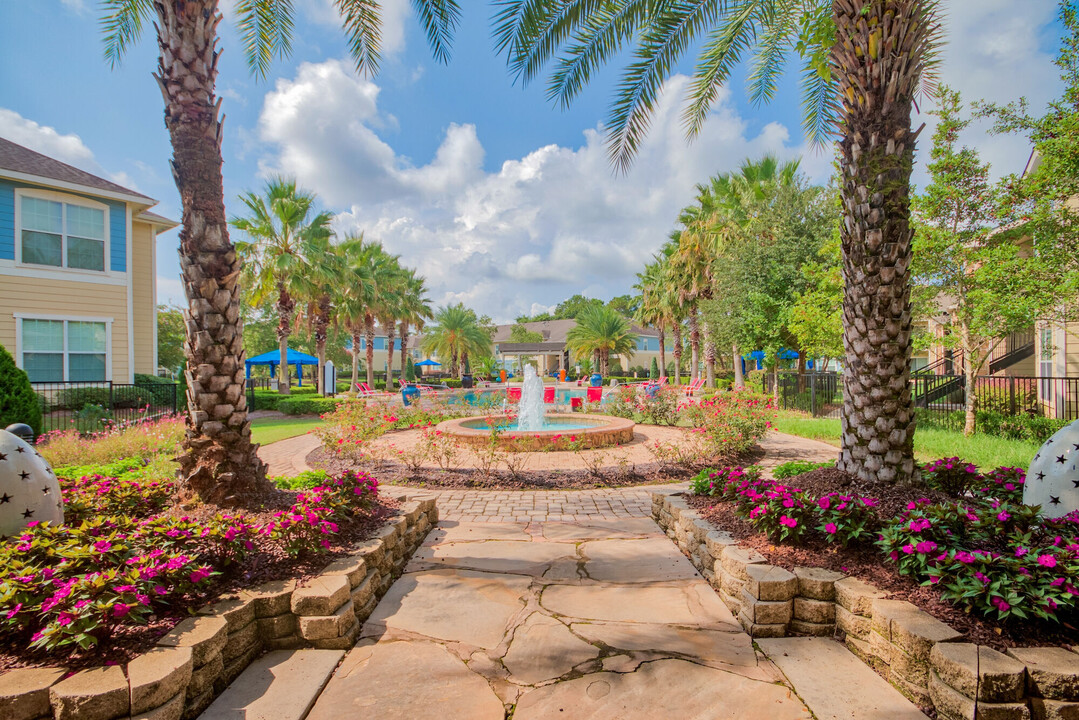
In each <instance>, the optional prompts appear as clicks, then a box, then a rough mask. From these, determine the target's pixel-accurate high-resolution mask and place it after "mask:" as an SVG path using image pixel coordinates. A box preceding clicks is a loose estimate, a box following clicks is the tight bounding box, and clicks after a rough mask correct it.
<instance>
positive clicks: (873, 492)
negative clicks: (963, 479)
mask: <svg viewBox="0 0 1079 720" xmlns="http://www.w3.org/2000/svg"><path fill="white" fill-rule="evenodd" d="M781 482H784V483H787V484H789V485H791V486H793V487H797V488H800V489H803V490H807V491H809V492H810V494H812V495H814V496H819V495H822V494H824V493H828V492H843V493H855V494H859V495H867V496H871V497H875V498H879V499H880V501H881V503H880V505H879V506H878V510H879V512H880V515H881V516H883V517H890V516H892V515H895V514H897V513H898V512H899V511H901V510H903V509H905V508H906V504H907V503H908V502H910V501H911V500H912V499H913V498H921V497H924V498H929V499H930V500H932V501H934V502H937V501H940V500H948V499H949V498H948V496H947V495H945V494H944V493H940V492H937V491H935V490H931V489H929V488H925V487H920V488H916V489H912V488H907V487H896V486H894V485H877V484H869V483H865V482H863V481H860V480H858V479H857V478H854V477H853V476H850V475H847V474H846V473H844V472H842V471H840V470H836V469H834V468H825V469H821V470H814V471H812V472H809V473H804V474H802V475H798V476H796V477H793V478H788V479H787V480H784V481H781ZM685 498H686V500H687V501H688V503H689V504H690V506H692V507H693V508H694V509H695V510H697V512H699V513H700V514H701V516H702V517H704V518H705V519H706V520H708V521H709V522H710V523H712V524H713V525H714V526H715V527H716V528H718V529H720V530H724V531H726V532H728V533H730V534H731V536H732V537H734V538H735V539H736V540H738V543H739V544H740V545H742V546H743V547H747V548H752V549H754V550H756V551H758V552H759V553H760V554H761V555H763V556H764V557H765V558H767V560H768V562H769V563H771V564H772V565H778V566H779V567H782V568H785V569H787V570H791V569H793V568H794V567H795V566H803V567H820V568H825V569H827V570H835V571H837V572H841V573H844V574H846V575H852V576H854V577H856V578H859V579H860V580H864V581H866V582H868V583H870V584H872V585H875V586H877V587H878V588H880V589H881V590H885V591H887V592H889V593H890V594H891V595H890V596H891V598H893V599H896V600H906V601H907V602H910V603H912V604H914V605H916V606H918V607H919V608H921V609H922V610H924V611H925V612H927V613H929V614H930V615H932V616H933V617H935V618H937V619H938V620H940V621H942V622H944V623H947V624H948V625H950V626H951V627H953V628H955V629H956V630H957V631H959V632H961V633H963V634H964V635H965V636H966V637H967V638H968V640H969V641H970V642H974V643H978V644H980V645H988V646H989V647H992V648H994V649H996V650H1000V651H1004V650H1006V649H1007V648H1009V647H1031V646H1039V645H1041V646H1044V645H1058V646H1059V645H1075V644H1077V643H1079V617H1073V618H1071V621H1070V622H1063V623H1061V624H1056V623H1048V622H1045V621H1042V620H1038V619H1030V620H1015V621H1007V620H1005V621H998V620H993V619H989V618H979V617H975V616H973V615H969V614H967V613H966V612H964V611H963V609H962V608H960V607H958V606H956V605H953V604H952V603H950V602H948V601H947V600H943V599H942V598H941V597H940V592H939V591H937V589H936V588H934V587H932V586H922V585H920V584H919V583H918V582H916V581H915V580H913V579H912V578H909V577H907V576H905V575H900V574H899V573H898V572H897V571H896V569H895V566H894V565H893V564H891V563H890V562H889V561H888V560H887V558H885V556H884V555H883V554H882V553H881V552H880V550H879V549H877V548H876V547H875V546H873V545H859V546H851V547H846V548H844V547H840V546H838V545H834V544H831V543H828V542H825V541H824V540H823V539H820V538H817V537H812V536H811V537H808V538H806V540H805V541H804V543H803V544H801V545H798V546H793V545H777V544H776V543H774V542H772V541H771V540H769V539H768V537H767V536H766V535H765V534H764V533H761V532H759V531H757V530H756V529H755V528H754V527H753V526H752V525H750V524H749V523H748V522H746V521H745V520H743V519H741V518H740V517H738V516H737V515H735V514H734V503H730V502H724V501H722V500H718V499H716V498H710V497H701V496H695V495H689V494H686V496H685Z"/></svg>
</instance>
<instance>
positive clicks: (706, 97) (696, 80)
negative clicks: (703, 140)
mask: <svg viewBox="0 0 1079 720" xmlns="http://www.w3.org/2000/svg"><path fill="white" fill-rule="evenodd" d="M766 2H768V0H741V1H740V2H738V3H737V5H735V6H732V7H730V8H729V9H728V12H727V15H726V17H725V19H724V22H723V24H722V25H720V26H719V27H717V28H715V29H714V30H712V31H711V32H710V33H709V35H708V42H706V43H705V46H704V48H703V49H702V50H701V54H700V56H699V57H698V59H697V66H696V68H695V69H694V71H693V81H692V82H691V83H690V86H689V91H688V94H689V104H688V105H686V109H685V110H684V111H683V113H682V122H683V123H684V124H685V128H686V135H687V136H689V137H691V138H692V137H696V135H697V134H698V133H699V132H700V131H701V127H703V126H704V121H705V119H707V117H708V111H709V110H711V109H712V105H714V104H715V101H716V96H717V95H718V94H719V89H720V88H721V87H722V86H723V84H724V83H726V82H727V80H728V79H730V76H731V72H733V71H734V68H735V67H736V66H737V65H738V63H739V61H740V60H741V59H742V55H743V53H745V52H746V51H747V50H749V48H750V45H751V44H752V41H753V40H754V39H755V28H754V27H753V26H752V22H753V19H754V17H755V16H756V14H757V12H758V11H759V6H760V5H762V4H764V3H766Z"/></svg>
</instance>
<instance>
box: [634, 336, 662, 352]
mask: <svg viewBox="0 0 1079 720" xmlns="http://www.w3.org/2000/svg"><path fill="white" fill-rule="evenodd" d="M637 349H638V350H644V351H646V352H659V338H657V337H649V336H647V335H642V336H640V337H638V338H637Z"/></svg>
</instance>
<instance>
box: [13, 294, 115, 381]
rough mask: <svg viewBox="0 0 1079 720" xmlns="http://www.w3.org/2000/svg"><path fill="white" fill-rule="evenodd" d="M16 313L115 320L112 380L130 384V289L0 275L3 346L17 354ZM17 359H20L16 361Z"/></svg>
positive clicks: (111, 357)
mask: <svg viewBox="0 0 1079 720" xmlns="http://www.w3.org/2000/svg"><path fill="white" fill-rule="evenodd" d="M15 313H24V314H26V315H34V314H40V315H55V316H63V317H65V318H68V317H70V318H76V319H77V318H79V317H110V318H112V347H110V348H109V359H110V360H111V363H112V377H111V378H110V379H111V380H113V381H115V382H128V381H129V378H130V369H129V367H128V357H127V286H126V285H104V284H99V283H85V282H57V281H55V280H40V279H37V278H27V277H19V276H17V275H2V276H0V344H2V345H3V346H4V347H5V348H7V350H8V351H9V352H10V353H11V354H12V355H15V351H16V339H15V327H16V322H15V315H14V314H15ZM16 360H18V358H16Z"/></svg>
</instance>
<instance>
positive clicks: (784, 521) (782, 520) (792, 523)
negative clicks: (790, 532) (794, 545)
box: [779, 515, 798, 528]
mask: <svg viewBox="0 0 1079 720" xmlns="http://www.w3.org/2000/svg"><path fill="white" fill-rule="evenodd" d="M779 524H780V525H786V526H787V527H789V528H795V527H798V521H797V520H795V519H794V518H792V517H787V516H786V515H781V516H780V517H779Z"/></svg>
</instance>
